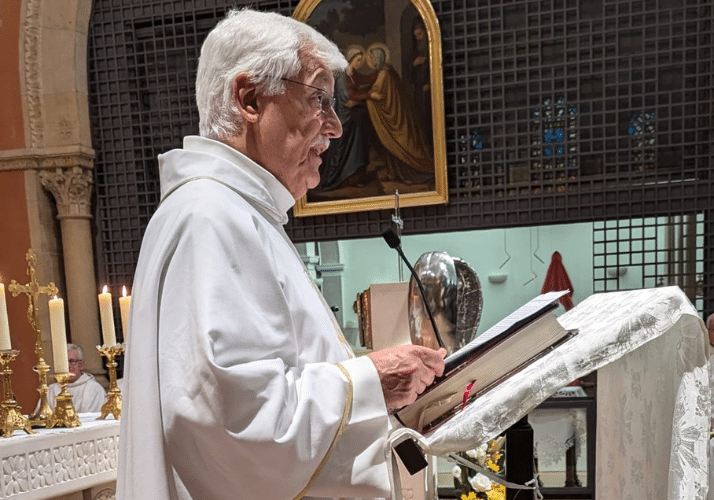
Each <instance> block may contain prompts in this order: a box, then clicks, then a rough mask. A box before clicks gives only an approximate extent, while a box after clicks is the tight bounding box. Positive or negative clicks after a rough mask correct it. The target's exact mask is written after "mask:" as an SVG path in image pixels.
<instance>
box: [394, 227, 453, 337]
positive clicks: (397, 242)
mask: <svg viewBox="0 0 714 500" xmlns="http://www.w3.org/2000/svg"><path fill="white" fill-rule="evenodd" d="M382 237H383V238H384V241H386V242H387V245H389V248H393V249H395V250H396V251H397V253H398V254H399V256H400V257H401V258H402V260H403V261H404V263H405V264H406V265H407V267H408V268H409V271H410V272H411V273H412V276H413V277H414V281H416V284H417V286H419V292H420V293H421V300H422V301H423V302H424V308H425V309H426V313H427V314H428V315H429V321H431V327H432V328H433V329H434V336H435V337H436V341H437V342H438V343H439V347H444V342H443V341H442V340H441V335H439V329H438V328H437V327H436V321H435V320H434V315H433V314H432V312H431V307H429V301H428V300H427V298H426V292H425V291H424V286H423V285H422V284H421V280H420V279H419V276H417V273H416V272H415V271H414V268H413V267H412V265H411V264H410V263H409V261H408V260H407V258H406V257H405V256H404V252H403V251H402V244H401V240H400V238H399V235H398V234H397V232H396V231H395V230H394V228H393V227H392V226H389V227H388V228H387V229H385V230H384V231H383V232H382Z"/></svg>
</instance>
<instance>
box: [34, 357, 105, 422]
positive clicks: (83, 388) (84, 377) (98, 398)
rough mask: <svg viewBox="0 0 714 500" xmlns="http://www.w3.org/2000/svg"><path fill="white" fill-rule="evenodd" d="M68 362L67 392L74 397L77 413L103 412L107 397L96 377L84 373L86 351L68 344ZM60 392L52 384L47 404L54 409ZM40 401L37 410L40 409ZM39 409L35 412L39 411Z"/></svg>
mask: <svg viewBox="0 0 714 500" xmlns="http://www.w3.org/2000/svg"><path fill="white" fill-rule="evenodd" d="M67 361H68V363H69V373H70V377H69V383H68V384H67V391H68V392H69V393H70V394H71V395H72V405H73V406H74V409H75V411H76V412H77V413H91V412H99V411H101V410H102V405H103V404H104V402H105V400H106V396H107V392H106V391H105V390H104V387H102V386H101V385H100V384H99V382H97V381H96V380H94V375H91V374H89V373H84V350H83V349H82V348H81V347H79V346H78V345H75V344H67ZM59 392H60V386H59V384H58V383H57V382H55V383H54V384H50V386H49V390H48V391H47V402H48V403H49V405H50V407H51V408H52V409H54V407H55V404H56V402H55V399H56V398H57V395H58V394H59ZM39 405H40V403H39V401H38V403H37V409H39ZM37 409H36V410H35V411H37Z"/></svg>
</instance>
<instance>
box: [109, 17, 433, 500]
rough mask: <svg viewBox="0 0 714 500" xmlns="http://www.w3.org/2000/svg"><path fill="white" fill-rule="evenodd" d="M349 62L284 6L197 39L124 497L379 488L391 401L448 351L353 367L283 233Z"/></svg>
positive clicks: (161, 237) (163, 170) (165, 185)
mask: <svg viewBox="0 0 714 500" xmlns="http://www.w3.org/2000/svg"><path fill="white" fill-rule="evenodd" d="M346 65H347V63H346V61H345V59H344V57H343V56H342V55H341V54H340V52H339V50H338V49H337V48H336V46H335V45H334V44H332V43H331V42H329V41H328V40H327V39H325V38H324V37H323V36H322V35H320V34H319V33H317V32H316V31H315V30H313V29H312V28H310V27H308V26H307V25H305V24H302V23H299V22H297V21H295V20H293V19H290V18H287V17H283V16H280V15H278V14H272V13H259V12H255V11H251V10H240V11H235V10H234V11H231V12H229V14H228V15H227V16H226V18H225V19H224V20H222V21H221V22H220V23H219V24H218V25H217V26H216V27H215V28H214V30H213V31H212V32H211V33H210V34H209V35H208V37H207V38H206V40H205V42H204V44H203V47H202V50H201V56H200V60H199V65H198V74H197V79H196V100H197V104H198V109H199V115H200V124H199V125H200V133H201V137H187V138H185V140H184V145H183V146H184V147H183V149H179V150H173V151H169V152H168V153H165V154H163V155H160V156H159V171H160V176H161V190H162V198H161V203H160V205H159V208H158V209H157V211H156V213H155V214H154V216H153V217H152V219H151V222H150V223H149V226H148V227H147V230H146V233H145V236H144V241H143V242H142V248H141V253H140V256H139V262H138V266H137V271H136V275H135V278H134V285H133V289H132V313H131V320H130V327H129V334H128V340H127V344H128V353H127V360H126V364H125V387H126V394H125V398H124V410H123V415H122V422H121V425H122V427H121V436H122V439H121V441H120V463H119V470H118V479H117V498H119V499H123V500H130V499H131V500H135V499H139V498H151V499H162V500H164V499H180V500H188V499H208V498H210V499H212V500H220V499H236V498H240V499H261V498H270V499H274V500H279V499H293V498H317V497H319V498H336V497H371V498H374V497H383V496H387V495H390V485H389V477H388V474H387V466H386V463H385V446H386V439H387V434H388V431H389V425H390V423H389V419H388V409H394V408H399V407H401V406H403V405H406V404H409V403H411V402H413V401H414V400H415V399H416V396H417V394H418V393H420V392H421V391H423V390H424V388H425V387H426V386H427V385H428V384H430V383H431V382H432V381H433V380H434V377H435V376H438V375H441V374H442V372H443V357H444V355H445V351H444V350H440V351H434V350H431V349H427V348H424V347H420V346H400V347H395V348H391V349H387V350H384V351H376V352H373V353H370V354H369V355H368V356H364V357H360V358H356V357H354V355H353V354H352V350H351V348H350V346H349V345H348V344H347V342H346V341H345V339H344V337H343V336H342V332H341V331H340V328H339V326H338V325H337V324H336V322H335V319H334V317H333V316H332V313H331V311H330V308H329V307H328V305H327V304H326V302H325V300H324V299H323V297H322V295H321V294H320V292H319V291H318V289H317V288H316V287H315V285H314V283H313V282H312V280H311V279H310V276H309V275H308V273H307V272H306V270H305V268H304V266H303V263H302V261H301V259H300V256H299V255H298V253H297V252H296V251H295V248H294V246H293V245H292V243H291V242H290V240H289V238H288V237H287V235H286V234H285V231H284V229H283V227H282V226H283V225H284V224H285V223H286V222H287V220H288V219H287V215H286V214H287V211H288V210H289V209H290V208H291V207H292V205H293V204H294V202H295V200H296V199H299V198H301V197H302V196H303V195H304V194H305V193H306V192H307V190H308V189H310V188H312V187H315V186H316V185H317V184H318V182H319V166H320V154H321V153H322V152H324V151H325V149H326V148H327V147H328V145H329V139H331V138H335V137H338V136H339V135H340V134H341V126H340V122H339V120H338V119H337V117H336V115H335V112H334V110H333V109H332V106H331V101H332V94H333V86H334V73H335V72H338V71H342V70H344V69H345V67H346Z"/></svg>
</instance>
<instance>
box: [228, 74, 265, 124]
mask: <svg viewBox="0 0 714 500" xmlns="http://www.w3.org/2000/svg"><path fill="white" fill-rule="evenodd" d="M257 97H258V93H257V90H256V88H255V84H253V83H251V81H250V79H249V78H248V75H246V74H245V73H241V74H239V75H238V76H236V77H235V79H234V80H233V102H234V104H235V105H236V107H237V108H238V112H239V113H240V114H241V116H242V117H243V119H244V120H245V121H248V122H255V121H256V120H257V119H258V115H259V112H258V98H257Z"/></svg>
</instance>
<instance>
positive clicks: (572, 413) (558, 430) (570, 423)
mask: <svg viewBox="0 0 714 500" xmlns="http://www.w3.org/2000/svg"><path fill="white" fill-rule="evenodd" d="M586 395H587V394H585V391H584V390H583V388H582V387H578V386H573V387H563V388H562V389H559V390H558V391H557V392H556V393H555V394H554V395H553V396H555V397H561V398H563V397H565V398H567V397H583V396H586ZM528 422H529V423H530V424H531V427H533V450H534V454H535V457H536V458H537V459H538V470H539V471H541V472H543V471H546V470H548V471H551V470H553V471H564V470H565V467H566V466H565V453H566V451H567V450H569V449H570V448H572V447H575V458H576V460H577V461H579V462H582V460H583V459H584V458H585V450H586V449H587V415H586V412H585V410H584V409H582V408H536V409H534V410H533V411H532V412H530V413H529V414H528Z"/></svg>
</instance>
